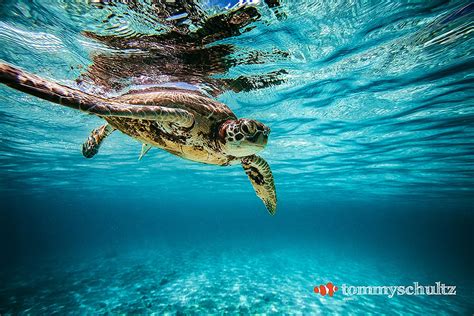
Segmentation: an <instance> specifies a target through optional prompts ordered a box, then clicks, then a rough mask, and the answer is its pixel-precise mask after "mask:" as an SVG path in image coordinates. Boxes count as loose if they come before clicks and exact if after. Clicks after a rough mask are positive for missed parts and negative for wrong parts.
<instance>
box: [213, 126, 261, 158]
mask: <svg viewBox="0 0 474 316" xmlns="http://www.w3.org/2000/svg"><path fill="white" fill-rule="evenodd" d="M269 134H270V128H268V127H267V126H265V125H263V124H262V123H260V122H258V121H255V120H249V119H239V120H228V121H225V122H224V123H222V125H221V126H220V128H219V140H220V142H221V144H222V147H223V150H224V152H225V153H226V154H228V155H231V156H235V157H246V156H250V155H253V154H256V153H257V152H259V151H261V150H262V149H263V148H264V147H265V145H266V144H267V141H268V135H269Z"/></svg>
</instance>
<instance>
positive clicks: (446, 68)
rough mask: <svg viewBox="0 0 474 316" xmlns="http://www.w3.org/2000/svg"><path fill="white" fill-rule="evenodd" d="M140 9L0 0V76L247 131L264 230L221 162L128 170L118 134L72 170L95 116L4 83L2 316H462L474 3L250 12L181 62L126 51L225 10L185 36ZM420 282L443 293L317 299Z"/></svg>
mask: <svg viewBox="0 0 474 316" xmlns="http://www.w3.org/2000/svg"><path fill="white" fill-rule="evenodd" d="M152 2H154V1H129V2H128V3H129V5H127V4H124V3H123V2H120V1H118V2H114V3H109V4H105V5H98V4H92V3H88V2H87V1H62V0H48V1H21V0H4V1H1V2H0V4H1V7H0V47H2V49H1V50H0V60H2V61H3V62H8V63H10V64H13V65H16V66H17V67H21V68H22V69H25V70H28V71H30V72H32V73H35V74H38V75H40V76H42V77H46V78H50V79H52V80H55V81H58V82H60V83H62V84H66V85H69V86H73V87H76V88H78V89H81V90H83V91H87V92H90V93H97V94H101V95H110V96H113V95H117V94H120V93H123V92H125V91H127V90H129V89H136V88H143V87H150V86H156V85H171V86H179V87H186V88H192V89H199V90H201V91H202V92H203V93H207V94H208V95H210V96H212V97H214V98H216V99H218V100H219V101H221V102H224V103H226V104H227V105H228V106H229V107H230V108H231V109H232V110H233V111H234V112H235V113H236V114H237V116H239V117H248V118H254V119H258V120H259V121H262V122H264V123H265V124H266V125H268V126H269V127H271V129H272V133H271V135H270V139H269V143H268V145H267V147H266V149H265V150H264V151H263V152H262V157H264V158H265V159H266V160H267V161H268V163H269V164H270V166H271V167H272V170H273V174H274V177H275V184H276V188H277V193H278V210H277V214H276V215H275V216H273V217H271V216H269V215H268V214H267V212H266V210H265V208H264V206H263V204H262V203H261V202H260V200H259V199H258V198H257V197H256V196H255V193H254V192H253V190H252V187H251V185H250V183H249V182H248V180H247V177H246V175H245V173H244V172H243V170H242V168H241V167H240V166H238V165H237V166H230V167H217V166H211V165H203V164H199V163H194V162H191V161H185V160H182V159H179V158H177V157H175V156H172V155H170V154H168V153H166V152H163V151H160V150H158V149H152V150H151V151H150V152H149V153H148V154H147V155H146V156H145V157H144V158H143V159H142V160H140V161H139V160H138V156H139V154H140V148H141V145H140V144H139V143H138V142H137V141H136V140H133V139H131V138H128V137H127V136H125V135H123V134H120V133H114V134H112V135H111V136H110V137H109V138H108V139H107V140H106V142H104V144H103V146H102V147H101V149H100V152H99V154H98V155H97V156H96V157H94V158H93V159H85V158H83V156H82V154H81V145H82V143H83V141H85V139H86V138H87V136H88V134H89V132H90V131H91V130H92V129H94V128H95V127H97V126H99V125H101V124H102V121H101V120H100V119H99V118H97V117H93V116H90V115H84V114H82V113H80V112H77V111H74V110H72V109H68V108H65V107H60V106H58V105H55V104H52V103H48V102H46V101H43V100H39V99H37V98H34V97H32V96H28V95H25V94H23V93H20V92H17V91H14V90H12V89H10V88H7V87H5V86H3V85H2V86H0V104H1V108H0V118H1V120H0V197H1V201H2V207H1V211H0V225H1V226H0V236H1V239H0V240H1V241H0V245H1V250H2V251H1V252H0V253H1V255H0V256H1V260H0V261H1V263H0V267H1V271H0V313H1V314H10V313H11V314H17V313H22V312H23V313H31V314H39V313H46V314H49V313H52V312H59V313H66V312H78V313H95V312H100V313H106V312H109V313H113V314H115V313H139V314H142V313H145V314H146V313H152V312H157V313H165V312H166V313H187V314H189V313H219V314H220V313H224V312H229V313H244V314H247V313H296V314H298V313H304V314H307V313H318V312H323V313H354V314H365V313H367V312H373V313H391V312H398V313H400V314H404V313H417V314H426V313H441V314H466V315H471V314H472V313H473V311H474V292H473V274H472V266H474V260H473V257H472V253H473V250H474V247H473V233H472V232H473V224H474V215H473V213H472V209H473V205H474V204H473V203H474V155H473V153H474V143H473V141H472V139H473V136H474V111H473V109H474V107H473V105H474V103H473V96H474V91H473V75H472V70H473V65H474V60H473V53H474V51H473V48H472V47H474V41H473V36H472V34H473V33H472V32H473V30H474V25H473V22H472V21H473V14H474V13H473V12H474V11H473V5H472V2H469V1H450V2H446V1H408V2H397V1H373V2H371V1H354V2H351V3H350V4H349V2H347V1H332V2H330V3H326V2H324V1H281V4H280V5H279V6H272V5H268V4H266V3H263V2H262V3H261V4H259V5H256V6H255V7H252V8H251V9H253V10H255V12H258V14H259V17H256V18H254V19H253V20H252V21H249V23H246V24H245V25H243V26H242V27H240V28H238V30H234V31H233V33H232V34H230V35H231V36H230V35H229V36H228V35H226V36H217V37H215V38H212V37H206V38H204V39H200V40H202V45H201V46H199V47H198V48H196V47H194V46H192V45H197V44H196V41H197V40H195V39H194V40H193V41H191V44H190V43H189V42H186V43H185V44H186V45H191V46H186V45H184V44H183V43H184V42H180V43H176V42H172V41H171V42H170V41H169V40H168V39H166V40H164V39H163V38H159V39H157V38H155V39H154V40H149V41H147V40H143V41H142V42H140V40H138V39H140V38H141V39H143V38H147V37H146V36H145V35H148V36H151V37H153V35H156V34H166V33H168V32H171V31H172V30H175V31H176V30H177V31H176V32H178V33H180V32H181V33H180V34H188V33H189V32H191V31H193V30H196V29H199V28H200V27H202V25H203V24H202V19H203V18H202V17H203V16H209V15H212V14H218V13H219V12H225V11H226V9H225V8H224V7H225V4H227V2H226V3H224V2H219V1H208V2H204V1H203V2H201V3H200V9H199V10H198V11H199V12H201V13H200V14H201V15H199V14H196V16H198V17H199V18H196V17H195V16H194V15H193V14H195V13H193V12H194V11H193V10H191V9H189V10H190V11H189V12H190V13H189V20H186V19H182V18H180V15H179V14H180V12H181V11H179V10H178V11H172V10H170V11H169V12H168V11H166V12H164V11H163V12H162V14H161V15H160V14H157V13H156V11H152V8H151V4H150V3H152ZM133 4H136V5H135V6H134V5H133ZM171 11H172V12H171ZM152 12H155V13H152ZM160 12H161V11H160ZM248 12H250V13H252V12H254V11H248ZM219 31H222V28H220V29H219ZM90 33H93V34H99V35H115V36H120V38H121V40H120V41H118V43H122V44H120V45H119V44H116V46H114V45H111V44H110V43H109V45H107V43H104V42H101V41H99V40H97V39H93V38H91V36H87V34H90ZM219 34H220V33H219ZM178 37H179V36H178V35H176V34H174V35H173V36H172V38H175V39H176V38H178ZM179 38H181V37H179ZM182 38H185V35H183V37H182ZM129 39H134V41H129ZM123 43H127V45H128V46H127V45H125V44H123ZM140 43H145V44H144V45H142V44H140ZM163 43H166V44H167V45H164V44H163ZM170 43H171V44H170ZM133 45H135V46H136V47H132V46H133ZM151 45H153V46H151ZM180 45H181V46H180ZM125 46H126V47H125ZM182 46H185V48H184V49H183V48H182ZM150 47H152V48H150ZM191 51H192V53H191ZM93 70H95V72H93ZM91 73H93V74H92V75H91ZM438 281H440V282H442V283H445V284H450V285H456V286H457V295H456V296H395V297H393V298H388V297H386V296H367V295H366V296H354V297H345V296H343V295H342V293H341V291H339V292H336V293H335V294H334V297H328V296H325V297H323V296H321V295H317V294H315V293H314V292H313V288H314V286H317V285H320V284H326V283H327V282H333V283H334V284H336V285H338V286H342V284H348V285H361V286H363V285H374V286H377V285H380V286H382V285H387V286H388V285H410V284H412V283H413V282H419V283H420V284H426V285H433V284H435V282H438Z"/></svg>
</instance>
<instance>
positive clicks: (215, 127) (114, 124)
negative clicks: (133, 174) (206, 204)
mask: <svg viewBox="0 0 474 316" xmlns="http://www.w3.org/2000/svg"><path fill="white" fill-rule="evenodd" d="M0 82H1V83H3V84H6V85H7V86H10V87H12V88H14V89H17V90H20V91H23V92H26V93H29V94H31V95H34V96H37V97H39V98H42V99H45V100H48V101H51V102H55V103H58V104H61V105H64V106H67V107H70V108H74V109H78V110H81V111H84V112H86V113H89V114H94V115H97V116H99V117H101V118H103V119H104V120H105V121H106V122H107V124H105V125H103V126H101V127H99V128H96V129H94V130H93V131H92V133H91V135H90V136H89V138H88V139H87V141H86V142H85V143H84V145H83V154H84V156H85V157H87V158H90V157H92V156H94V155H95V154H96V153H97V151H98V149H99V147H100V145H101V143H102V141H103V140H104V139H105V138H106V137H107V136H108V135H109V134H110V133H112V132H113V131H114V130H119V131H121V132H123V133H124V134H126V135H128V136H131V137H133V138H135V139H137V140H138V141H140V142H141V143H142V144H143V145H142V151H141V155H140V157H141V156H143V155H144V154H146V153H147V151H148V150H149V149H150V148H151V147H158V148H162V149H164V150H166V151H168V152H169V153H171V154H174V155H176V156H179V157H182V158H185V159H189V160H193V161H197V162H201V163H206V164H214V165H220V166H227V165H231V164H236V163H241V164H242V167H243V168H244V170H245V172H246V174H247V175H248V177H249V179H250V182H251V183H252V185H253V187H254V189H255V192H256V193H257V195H258V196H259V197H260V199H262V201H263V202H264V204H265V206H266V207H267V209H268V211H269V212H270V214H272V215H273V214H275V211H276V206H277V198H276V192H275V185H274V181H273V176H272V173H271V170H270V167H269V165H268V163H267V162H266V161H265V160H264V159H263V158H261V157H259V156H257V155H256V153H257V152H259V151H261V150H262V149H263V148H264V147H265V145H266V144H267V140H268V135H269V133H270V129H269V128H268V127H267V126H265V125H264V124H262V123H260V122H258V121H256V120H251V119H238V118H237V117H236V115H235V114H234V113H233V112H232V111H231V110H230V109H229V108H228V107H227V106H226V105H225V104H223V103H220V102H218V101H216V100H213V99H211V98H209V97H207V96H205V95H204V94H201V93H199V92H196V91H188V90H184V89H178V88H149V89H144V90H139V91H131V92H128V93H126V94H123V95H121V96H119V97H114V98H105V97H101V96H96V95H92V94H88V93H85V92H83V91H80V90H77V89H73V88H70V87H66V86H64V85H61V84H58V83H55V82H53V81H50V80H46V79H43V78H40V77H38V76H36V75H33V74H30V73H27V72H25V71H23V70H21V69H19V68H16V67H14V66H11V65H8V64H6V63H0Z"/></svg>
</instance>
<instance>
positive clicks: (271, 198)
mask: <svg viewBox="0 0 474 316" xmlns="http://www.w3.org/2000/svg"><path fill="white" fill-rule="evenodd" d="M242 167H243V168H244V170H245V173H246V174H247V176H248V177H249V180H250V182H251V183H252V186H253V188H254V190H255V193H257V196H258V197H259V198H260V199H261V200H262V201H263V203H264V204H265V206H266V207H267V210H268V212H269V213H270V214H271V215H275V212H276V207H277V197H276V191H275V183H274V181H273V175H272V171H271V170H270V166H269V165H268V163H267V162H266V161H265V160H264V159H263V158H261V157H259V156H257V155H253V156H248V157H244V158H242Z"/></svg>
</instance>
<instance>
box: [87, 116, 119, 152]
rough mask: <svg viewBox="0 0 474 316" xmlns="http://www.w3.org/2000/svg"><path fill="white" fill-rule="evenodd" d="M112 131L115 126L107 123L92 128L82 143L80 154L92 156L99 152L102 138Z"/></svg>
mask: <svg viewBox="0 0 474 316" xmlns="http://www.w3.org/2000/svg"><path fill="white" fill-rule="evenodd" d="M113 131H115V128H113V127H112V126H110V125H109V124H104V125H102V126H100V127H97V128H96V129H94V130H93V131H92V132H91V133H90V135H89V137H88V138H87V140H86V141H85V142H84V144H82V154H83V155H84V157H86V158H92V157H94V156H95V155H96V154H97V152H99V147H100V145H101V144H102V142H103V141H104V139H105V138H106V137H107V136H109V135H110V134H111V133H112V132H113Z"/></svg>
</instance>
